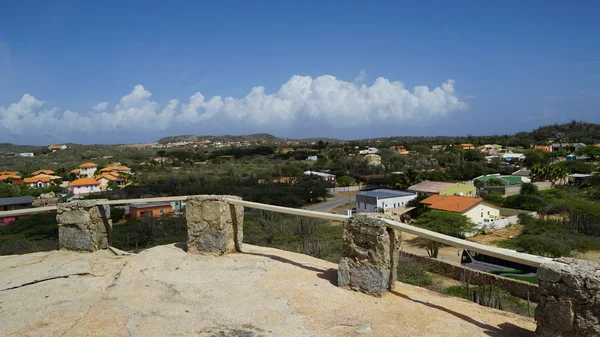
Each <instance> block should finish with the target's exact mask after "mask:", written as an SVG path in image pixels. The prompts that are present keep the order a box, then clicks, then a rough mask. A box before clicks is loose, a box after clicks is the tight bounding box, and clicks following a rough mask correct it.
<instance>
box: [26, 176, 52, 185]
mask: <svg viewBox="0 0 600 337" xmlns="http://www.w3.org/2000/svg"><path fill="white" fill-rule="evenodd" d="M38 181H41V182H45V183H49V182H50V177H33V178H25V179H23V182H24V183H26V184H31V183H37V182H38Z"/></svg>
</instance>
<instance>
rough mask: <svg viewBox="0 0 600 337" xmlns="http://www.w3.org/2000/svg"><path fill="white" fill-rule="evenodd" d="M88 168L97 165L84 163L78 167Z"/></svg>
mask: <svg viewBox="0 0 600 337" xmlns="http://www.w3.org/2000/svg"><path fill="white" fill-rule="evenodd" d="M88 167H98V165H96V164H94V163H84V164H81V165H79V168H88Z"/></svg>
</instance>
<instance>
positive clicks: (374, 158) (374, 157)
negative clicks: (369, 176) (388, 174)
mask: <svg viewBox="0 0 600 337" xmlns="http://www.w3.org/2000/svg"><path fill="white" fill-rule="evenodd" d="M365 160H366V161H367V164H369V165H371V166H381V167H384V166H383V164H382V163H381V156H379V155H378V154H368V155H366V156H365ZM384 168H385V167H384Z"/></svg>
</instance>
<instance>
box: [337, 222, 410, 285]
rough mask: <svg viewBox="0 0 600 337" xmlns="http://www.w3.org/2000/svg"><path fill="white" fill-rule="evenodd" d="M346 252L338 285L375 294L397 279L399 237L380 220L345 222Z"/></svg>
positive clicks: (341, 264)
mask: <svg viewBox="0 0 600 337" xmlns="http://www.w3.org/2000/svg"><path fill="white" fill-rule="evenodd" d="M342 237H343V240H344V253H343V258H342V259H341V261H340V264H339V267H338V285H339V286H340V287H349V288H350V289H354V290H358V291H362V292H365V293H367V294H372V295H382V294H384V293H385V292H386V291H388V290H390V289H392V287H393V284H394V281H396V278H397V273H396V270H397V267H398V253H399V248H400V240H399V239H400V236H399V235H397V233H396V232H395V231H394V230H392V229H388V228H387V225H386V224H385V222H383V221H382V220H380V219H375V218H368V217H353V218H350V219H348V220H346V221H345V222H344V232H343V235H342Z"/></svg>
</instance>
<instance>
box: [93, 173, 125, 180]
mask: <svg viewBox="0 0 600 337" xmlns="http://www.w3.org/2000/svg"><path fill="white" fill-rule="evenodd" d="M102 178H106V179H108V180H110V181H115V180H118V179H119V178H117V177H115V176H114V175H112V174H101V175H97V176H95V177H94V179H96V180H100V179H102Z"/></svg>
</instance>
